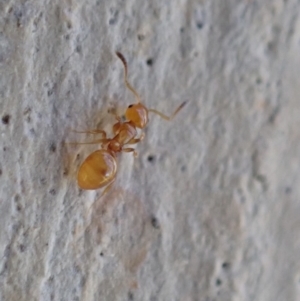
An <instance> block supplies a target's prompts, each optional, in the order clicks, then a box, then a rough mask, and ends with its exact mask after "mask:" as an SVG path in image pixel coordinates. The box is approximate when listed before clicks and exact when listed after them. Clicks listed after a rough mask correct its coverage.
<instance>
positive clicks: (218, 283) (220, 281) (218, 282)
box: [216, 278, 222, 286]
mask: <svg viewBox="0 0 300 301" xmlns="http://www.w3.org/2000/svg"><path fill="white" fill-rule="evenodd" d="M221 284H222V280H221V279H219V278H218V279H217V280H216V286H220V285H221Z"/></svg>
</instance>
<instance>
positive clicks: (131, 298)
mask: <svg viewBox="0 0 300 301" xmlns="http://www.w3.org/2000/svg"><path fill="white" fill-rule="evenodd" d="M128 300H129V301H133V300H134V296H133V293H132V292H130V291H129V292H128Z"/></svg>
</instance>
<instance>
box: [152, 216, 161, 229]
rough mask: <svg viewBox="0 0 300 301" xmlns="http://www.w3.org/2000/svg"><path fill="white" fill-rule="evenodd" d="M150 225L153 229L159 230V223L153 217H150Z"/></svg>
mask: <svg viewBox="0 0 300 301" xmlns="http://www.w3.org/2000/svg"><path fill="white" fill-rule="evenodd" d="M151 225H152V226H153V228H155V229H159V228H160V225H159V221H158V219H157V218H156V217H155V216H152V217H151Z"/></svg>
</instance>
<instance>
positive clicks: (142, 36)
mask: <svg viewBox="0 0 300 301" xmlns="http://www.w3.org/2000/svg"><path fill="white" fill-rule="evenodd" d="M137 38H138V40H139V41H143V40H144V39H145V36H144V35H143V34H138V36H137Z"/></svg>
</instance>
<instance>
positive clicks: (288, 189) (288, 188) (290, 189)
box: [284, 187, 292, 194]
mask: <svg viewBox="0 0 300 301" xmlns="http://www.w3.org/2000/svg"><path fill="white" fill-rule="evenodd" d="M284 192H285V194H290V193H291V192H292V188H291V187H286V188H285V191H284Z"/></svg>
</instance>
